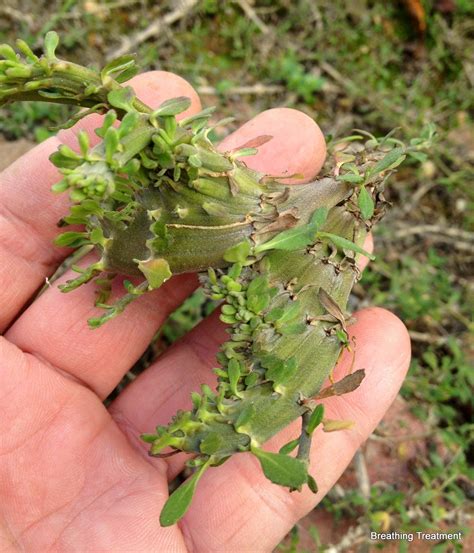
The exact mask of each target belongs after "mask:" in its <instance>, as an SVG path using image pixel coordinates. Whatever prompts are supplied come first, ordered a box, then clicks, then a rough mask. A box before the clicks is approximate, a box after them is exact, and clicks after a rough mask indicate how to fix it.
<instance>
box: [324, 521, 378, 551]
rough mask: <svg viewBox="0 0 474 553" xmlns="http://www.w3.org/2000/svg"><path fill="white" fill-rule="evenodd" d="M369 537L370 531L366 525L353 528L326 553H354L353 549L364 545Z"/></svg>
mask: <svg viewBox="0 0 474 553" xmlns="http://www.w3.org/2000/svg"><path fill="white" fill-rule="evenodd" d="M368 535H369V531H368V528H367V527H366V525H365V524H360V525H359V526H351V527H350V528H349V530H348V531H347V532H346V533H345V534H344V536H343V537H342V539H341V540H340V541H339V543H337V544H336V545H330V546H329V547H328V548H327V549H325V551H326V553H342V552H343V551H348V550H351V551H354V549H353V548H354V547H355V546H356V545H358V544H360V543H364V542H365V541H366V540H367V536H368Z"/></svg>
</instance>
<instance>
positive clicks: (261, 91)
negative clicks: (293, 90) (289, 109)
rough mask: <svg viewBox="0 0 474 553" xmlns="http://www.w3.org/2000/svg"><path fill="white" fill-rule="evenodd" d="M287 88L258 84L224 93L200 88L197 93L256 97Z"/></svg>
mask: <svg viewBox="0 0 474 553" xmlns="http://www.w3.org/2000/svg"><path fill="white" fill-rule="evenodd" d="M285 90H286V88H285V87H284V86H282V85H277V84H274V85H264V84H262V83H257V84H254V85H248V86H245V85H244V86H234V87H232V88H228V89H225V90H223V91H222V92H221V91H219V90H217V89H216V88H214V87H213V86H200V87H198V89H197V91H198V92H199V94H201V95H203V96H216V95H219V94H222V95H224V96H231V95H233V94H252V95H255V96H263V95H265V94H279V93H281V92H285Z"/></svg>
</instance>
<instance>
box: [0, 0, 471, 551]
mask: <svg viewBox="0 0 474 553" xmlns="http://www.w3.org/2000/svg"><path fill="white" fill-rule="evenodd" d="M473 16H474V3H473V2H472V1H471V0H423V1H421V0H403V1H402V0H400V1H395V0H393V1H386V2H376V1H372V2H370V1H368V0H351V1H342V0H318V1H310V0H299V1H291V0H256V1H252V0H235V1H226V2H219V1H217V0H204V1H196V0H182V1H175V2H173V1H170V2H166V1H165V2H155V1H151V0H150V1H148V0H115V1H114V0H110V1H99V0H85V1H82V0H65V1H57V0H48V2H45V1H42V0H34V1H33V0H12V1H9V0H3V2H2V3H1V5H0V41H1V42H12V41H13V40H14V39H15V38H17V37H21V38H23V39H24V40H26V41H27V42H28V43H29V44H32V45H34V46H35V47H36V48H38V49H40V47H41V42H42V37H43V36H44V34H45V33H46V32H47V31H48V30H50V29H55V30H57V31H58V32H59V33H60V36H61V41H62V46H61V49H60V50H59V54H60V55H62V56H63V57H66V58H68V59H72V60H75V61H77V62H79V63H82V64H92V65H96V66H99V65H101V64H103V63H104V62H105V61H106V60H108V59H110V58H111V57H114V56H115V55H116V54H117V53H118V52H130V51H132V52H137V53H138V60H139V64H140V65H141V67H142V69H143V70H149V69H165V70H169V71H173V72H175V73H178V74H180V75H181V76H183V77H185V78H186V79H188V80H189V81H190V82H191V83H192V84H193V85H194V86H195V87H196V88H197V90H198V91H199V92H200V94H201V95H202V98H203V103H204V105H205V106H209V105H217V106H218V109H217V113H218V116H219V118H221V117H225V116H228V115H233V116H234V117H235V122H234V123H233V124H231V125H229V127H228V128H227V130H226V131H227V132H228V131H230V130H232V129H233V128H236V127H237V126H239V125H240V124H241V123H243V122H245V121H246V120H248V119H249V118H251V117H252V116H253V115H255V114H256V113H258V112H260V111H262V110H264V109H268V108H270V107H274V106H290V107H295V108H297V109H300V110H302V111H304V112H305V113H307V114H308V115H310V116H311V117H314V118H315V119H316V120H317V122H318V123H319V125H320V126H321V128H322V129H323V131H324V133H325V134H326V135H332V136H338V137H340V136H344V135H345V134H348V133H350V132H351V130H352V129H354V128H361V129H365V130H367V131H369V132H371V133H373V134H376V135H381V134H385V133H387V132H389V131H390V130H392V129H394V128H398V130H397V136H398V137H399V138H401V139H403V140H407V139H410V138H412V137H415V136H418V135H419V133H420V131H421V129H422V127H423V126H424V125H425V124H426V123H428V122H433V123H435V124H436V126H437V129H438V133H439V137H438V141H437V142H436V144H435V145H434V146H433V148H432V150H431V151H430V152H429V154H428V156H427V158H426V159H420V161H419V162H415V161H412V162H410V163H407V164H406V165H404V166H403V167H402V168H401V169H400V170H399V171H398V173H397V174H396V176H395V178H394V179H393V180H392V183H391V186H390V188H389V190H388V199H389V200H390V201H391V202H392V203H393V207H392V209H391V210H390V212H389V214H388V215H387V217H386V219H385V220H384V221H383V222H382V224H381V225H379V226H378V228H377V231H376V236H375V242H376V253H377V260H376V261H375V262H374V263H372V264H371V265H370V267H369V268H368V269H367V270H366V271H365V273H364V276H363V278H362V281H361V282H360V283H359V284H358V285H357V286H356V287H355V290H354V294H353V298H352V307H353V308H354V309H359V308H361V307H365V306H368V305H379V306H383V307H386V308H388V309H391V310H392V311H394V312H395V313H397V315H398V316H399V317H401V318H402V319H403V320H404V321H405V324H406V325H407V327H408V329H409V331H410V334H411V337H412V343H413V361H412V364H411V368H410V372H409V375H408V378H407V379H406V382H405V384H404V386H403V388H402V391H401V395H400V397H399V398H398V399H397V401H396V402H395V404H394V407H393V408H392V409H391V410H390V412H389V413H388V415H387V417H386V418H385V419H384V421H383V422H382V423H381V425H380V426H379V428H378V429H377V430H376V431H375V433H374V435H373V436H372V438H371V439H370V440H369V441H368V443H367V444H366V446H364V448H363V449H362V450H361V451H360V452H359V454H358V455H357V456H356V458H355V460H354V462H353V464H352V466H351V467H350V468H349V469H348V471H347V472H346V474H345V475H344V476H343V478H342V479H341V481H340V482H339V483H338V484H337V485H336V486H335V487H334V489H333V490H332V491H331V493H330V494H329V495H328V497H327V498H326V499H325V500H324V502H323V503H322V505H320V506H319V507H318V508H317V509H315V510H314V512H313V513H311V514H310V515H309V516H308V517H306V519H303V520H302V521H301V522H300V523H299V524H298V525H297V526H296V527H295V528H294V529H293V531H292V533H291V535H289V536H287V538H286V539H285V540H284V542H282V544H281V545H280V546H279V549H280V550H282V551H286V552H290V551H292V552H303V551H316V550H318V551H334V552H335V551H359V550H360V551H367V550H369V549H372V548H375V547H380V546H382V544H379V546H376V545H374V544H372V545H369V544H368V543H367V538H368V529H379V530H383V531H390V530H397V531H413V530H421V529H428V530H429V529H434V530H436V529H440V528H446V529H450V530H451V531H455V530H456V529H461V530H464V531H467V528H468V526H469V521H470V518H469V502H470V501H471V500H472V499H473V498H474V483H473V471H472V469H470V468H469V463H472V460H473V456H474V455H473V454H474V448H473V440H472V437H473V425H472V422H471V421H472V413H473V403H472V396H473V393H472V392H473V371H472V367H473V364H474V363H473V361H474V352H473V327H474V323H473V320H472V313H473V312H474V284H473V280H472V275H473V266H474V228H473V226H474V210H473V203H474V179H473V177H474V163H473V162H474V121H473V108H474V17H473ZM68 113H69V108H68V107H63V106H59V107H58V106H53V105H47V104H33V103H32V104H19V105H14V106H9V107H7V108H4V109H2V110H0V135H1V136H2V137H3V138H2V139H0V140H1V141H2V143H1V147H2V149H3V150H4V151H7V147H8V146H9V145H11V144H10V142H11V141H17V140H18V139H20V138H21V141H22V144H26V146H29V145H30V143H33V142H37V141H41V140H43V139H45V138H46V137H47V136H49V135H50V134H51V131H50V130H49V128H50V127H51V126H54V125H57V124H60V123H61V122H63V121H64V119H65V117H66V116H67V114H68ZM215 138H216V139H217V138H219V136H216V137H215ZM25 139H26V141H27V142H25ZM7 141H8V144H7ZM212 308H213V306H212V305H209V303H207V302H206V301H205V299H204V297H203V295H202V294H201V293H200V292H197V293H196V294H195V295H194V296H193V297H191V298H190V299H189V300H188V301H187V302H186V303H185V304H184V306H183V307H182V308H181V309H180V310H179V311H178V312H176V313H175V314H174V315H172V316H171V318H170V320H169V321H168V323H167V325H166V326H165V328H164V329H163V330H162V331H161V332H160V334H159V335H158V336H157V337H156V340H155V341H154V343H153V344H152V345H151V346H150V349H149V351H147V352H146V354H145V355H144V356H143V358H142V359H141V360H140V362H139V363H138V364H137V366H136V367H135V368H134V370H133V371H132V372H131V373H129V375H128V378H133V376H134V373H135V374H136V373H137V372H139V371H140V370H143V368H144V367H146V365H147V364H148V363H149V362H150V359H152V358H153V357H154V356H156V355H157V354H159V353H160V352H161V351H162V350H163V349H164V348H165V347H168V346H169V344H171V343H172V342H173V341H175V340H176V339H178V338H179V337H180V336H181V335H182V334H183V333H185V332H186V331H187V330H189V329H190V328H192V326H194V325H195V324H196V323H197V322H198V321H199V320H200V319H201V318H202V317H203V316H205V315H206V314H207V313H209V312H210V310H212ZM380 369H381V374H383V367H381V368H380ZM124 385H126V380H124V382H123V383H122V384H121V387H123V386H124ZM119 389H120V388H119ZM468 540H469V538H465V541H464V547H465V548H466V550H469V546H468V545H467V543H468ZM383 545H384V548H385V549H386V550H390V551H397V550H400V551H404V550H408V545H407V544H406V542H405V543H398V542H397V543H396V544H387V542H385V543H384V544H383ZM410 547H415V549H413V550H416V551H431V550H433V551H452V550H456V551H458V550H461V548H462V545H461V544H460V543H451V542H449V541H448V542H443V541H442V542H439V543H436V542H433V543H431V544H427V543H426V542H425V544H418V545H416V546H414V545H413V544H412V546H410ZM410 550H411V549H410ZM471 550H474V544H473V543H472V542H471Z"/></svg>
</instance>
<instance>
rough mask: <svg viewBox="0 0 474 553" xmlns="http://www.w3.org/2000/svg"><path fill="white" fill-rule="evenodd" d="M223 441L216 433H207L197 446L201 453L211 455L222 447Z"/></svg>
mask: <svg viewBox="0 0 474 553" xmlns="http://www.w3.org/2000/svg"><path fill="white" fill-rule="evenodd" d="M223 442H224V439H223V438H222V436H221V435H220V434H218V433H217V432H209V434H208V435H207V436H206V437H205V438H204V440H202V442H201V443H200V444H199V449H200V450H201V453H205V454H206V455H212V454H213V453H215V452H216V451H218V450H219V449H220V448H221V447H222V445H223Z"/></svg>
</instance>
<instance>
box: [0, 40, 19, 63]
mask: <svg viewBox="0 0 474 553" xmlns="http://www.w3.org/2000/svg"><path fill="white" fill-rule="evenodd" d="M0 56H2V58H5V59H6V60H10V61H14V62H15V63H18V58H17V55H16V52H15V50H13V48H12V47H11V46H10V45H9V44H0Z"/></svg>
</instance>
